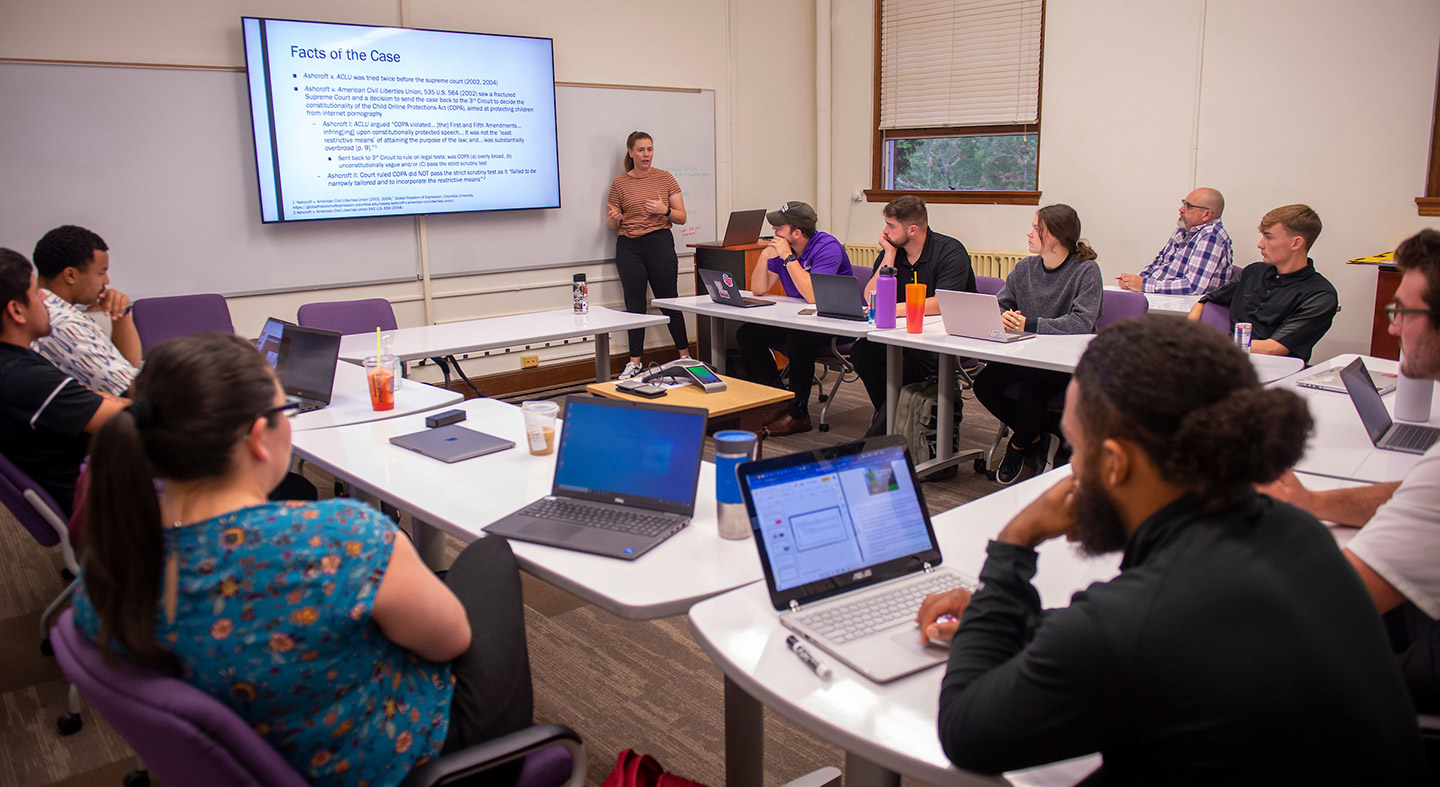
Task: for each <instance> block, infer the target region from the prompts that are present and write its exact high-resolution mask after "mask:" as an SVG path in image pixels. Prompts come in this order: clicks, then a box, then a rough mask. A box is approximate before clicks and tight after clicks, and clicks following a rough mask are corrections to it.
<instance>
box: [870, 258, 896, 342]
mask: <svg viewBox="0 0 1440 787" xmlns="http://www.w3.org/2000/svg"><path fill="white" fill-rule="evenodd" d="M875 327H876V328H894V327H895V269H894V268H892V267H890V266H889V265H886V266H884V267H882V268H881V269H880V272H879V273H877V274H875Z"/></svg>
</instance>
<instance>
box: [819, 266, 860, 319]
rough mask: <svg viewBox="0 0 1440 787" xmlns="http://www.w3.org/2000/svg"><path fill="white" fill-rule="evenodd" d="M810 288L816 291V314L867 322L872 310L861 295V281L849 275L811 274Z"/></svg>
mask: <svg viewBox="0 0 1440 787" xmlns="http://www.w3.org/2000/svg"><path fill="white" fill-rule="evenodd" d="M810 287H811V288H812V289H813V290H814V291H815V313H816V314H818V315H820V316H821V317H835V318H838V319H841V320H857V321H859V322H865V321H866V320H869V319H870V310H869V308H867V307H866V306H865V299H864V298H863V297H861V295H860V280H859V279H857V278H855V277H854V276H850V275H848V274H836V273H811V274H810Z"/></svg>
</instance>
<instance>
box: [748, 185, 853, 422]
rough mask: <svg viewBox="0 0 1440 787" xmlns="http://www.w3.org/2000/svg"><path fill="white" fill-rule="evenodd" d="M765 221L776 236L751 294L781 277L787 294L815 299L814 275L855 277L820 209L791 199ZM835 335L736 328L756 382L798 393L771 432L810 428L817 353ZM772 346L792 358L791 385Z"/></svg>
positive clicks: (753, 274)
mask: <svg viewBox="0 0 1440 787" xmlns="http://www.w3.org/2000/svg"><path fill="white" fill-rule="evenodd" d="M765 220H766V221H768V222H770V226H772V227H773V228H774V230H775V237H774V239H772V240H771V241H770V245H769V246H767V247H766V248H765V250H764V251H762V252H760V262H759V263H758V264H757V265H756V266H755V270H754V271H752V272H751V273H750V291H751V292H753V293H755V294H756V295H763V294H765V293H766V292H767V291H769V289H770V287H771V286H773V285H774V284H775V282H776V281H777V280H778V281H779V282H780V286H782V287H784V288H785V294H786V295H789V296H790V297H792V298H804V299H805V301H806V302H807V303H814V302H815V289H814V287H813V286H812V283H811V280H810V275H811V274H812V273H823V274H831V275H837V276H850V275H852V273H851V269H850V255H848V254H846V253H845V245H844V244H842V243H841V242H840V241H839V240H837V239H836V238H835V236H834V235H831V234H830V233H828V232H822V231H820V230H817V229H816V228H815V225H816V224H817V223H818V222H819V216H817V215H816V213H815V209H814V208H812V207H810V206H809V205H807V204H805V203H803V202H798V201H792V202H787V203H785V204H784V205H781V206H780V209H779V210H772V211H770V212H769V213H767V214H765ZM831 338H832V337H831V336H830V335H829V334H825V333H815V332H812V331H800V330H795V329H793V328H781V327H778V326H774V325H760V324H759V323H746V324H744V325H742V326H740V329H739V330H738V331H736V332H735V342H736V344H737V345H739V348H740V354H741V355H742V356H743V357H744V358H745V365H746V366H747V367H748V368H749V370H750V380H751V381H753V382H757V383H760V384H761V385H768V386H770V387H772V388H785V389H786V390H788V391H790V392H791V393H793V394H795V398H794V399H791V400H790V409H789V410H788V411H786V412H784V413H781V414H780V415H779V416H778V417H776V418H775V419H774V420H772V421H771V422H770V423H769V424H766V426H765V432H766V433H767V434H769V435H771V436H774V437H779V436H781V435H788V434H796V433H799V432H808V431H810V428H811V425H810V387H811V385H812V384H813V382H814V373H815V356H816V354H817V353H819V352H820V351H821V350H822V349H824V348H826V347H829V346H830V341H831ZM771 348H774V349H776V350H779V351H780V352H782V353H784V354H785V357H786V358H788V359H789V369H790V379H789V381H788V383H782V382H781V380H780V371H779V370H778V369H777V368H776V366H775V356H774V355H772V354H771V352H770V350H771Z"/></svg>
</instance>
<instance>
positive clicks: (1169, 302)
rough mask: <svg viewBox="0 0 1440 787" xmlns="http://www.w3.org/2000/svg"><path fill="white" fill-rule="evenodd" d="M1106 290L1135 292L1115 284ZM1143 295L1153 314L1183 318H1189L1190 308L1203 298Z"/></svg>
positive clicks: (1195, 296) (1152, 293)
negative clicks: (1173, 315) (1176, 315)
mask: <svg viewBox="0 0 1440 787" xmlns="http://www.w3.org/2000/svg"><path fill="white" fill-rule="evenodd" d="M1105 289H1107V290H1113V291H1115V292H1134V290H1127V289H1125V288H1124V287H1116V286H1115V285H1113V284H1111V285H1107V286H1106V287H1105ZM1143 295H1144V296H1145V300H1147V301H1149V302H1150V312H1151V313H1152V314H1154V313H1157V312H1158V313H1161V314H1178V315H1180V316H1181V317H1185V316H1188V315H1189V314H1190V307H1191V306H1194V305H1195V304H1197V303H1199V302H1200V298H1201V297H1203V296H1200V295H1168V294H1165V293H1160V292H1147V293H1143Z"/></svg>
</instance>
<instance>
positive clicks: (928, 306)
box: [850, 194, 975, 436]
mask: <svg viewBox="0 0 1440 787" xmlns="http://www.w3.org/2000/svg"><path fill="white" fill-rule="evenodd" d="M882 214H883V215H884V218H885V226H884V227H883V228H881V230H880V250H881V255H880V257H879V258H878V259H877V260H875V270H876V271H879V270H880V269H881V268H883V267H887V266H888V267H891V268H894V269H895V281H896V287H895V300H896V303H899V304H903V303H904V302H905V285H906V284H913V283H916V282H919V283H920V284H924V285H925V313H926V314H939V313H940V303H939V301H937V300H936V298H935V292H936V290H961V291H964V292H974V291H975V271H974V270H973V269H972V268H971V266H970V252H968V251H966V250H965V244H963V243H961V242H960V241H958V240H956V239H954V238H952V237H950V236H949V235H942V234H940V233H938V232H936V231H935V230H933V229H931V228H930V212H929V211H928V210H927V209H926V208H925V200H922V199H920V198H919V197H916V196H914V195H912V194H906V195H904V196H900V197H896V198H895V199H893V200H890V202H889V203H888V204H887V205H886V206H885V209H884V210H883V211H882ZM876 283H877V281H876V279H875V277H874V276H871V277H870V283H869V284H867V285H866V286H865V297H866V299H867V301H868V300H874V298H875V286H876ZM899 313H900V314H904V309H903V307H901V310H900V312H899ZM885 351H886V348H885V345H883V344H879V343H876V342H872V341H869V340H867V339H861V340H860V341H858V342H855V346H854V348H853V349H851V350H850V362H851V363H852V364H854V365H855V371H856V372H857V373H858V374H859V375H860V380H861V381H862V382H864V383H865V392H866V393H868V394H869V395H870V403H871V404H873V405H874V406H875V417H874V418H873V419H872V420H871V421H870V431H869V432H867V436H873V435H878V434H884V432H885ZM901 357H902V358H903V361H902V362H901V369H902V374H903V375H904V382H903V384H906V385H908V384H909V383H915V382H919V381H921V380H923V379H925V378H926V377H929V376H930V375H933V374H935V372H936V370H937V369H938V368H939V366H940V359H939V356H937V355H936V354H935V353H930V352H923V351H920V350H905V351H904V352H903V354H902V356H901Z"/></svg>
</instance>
